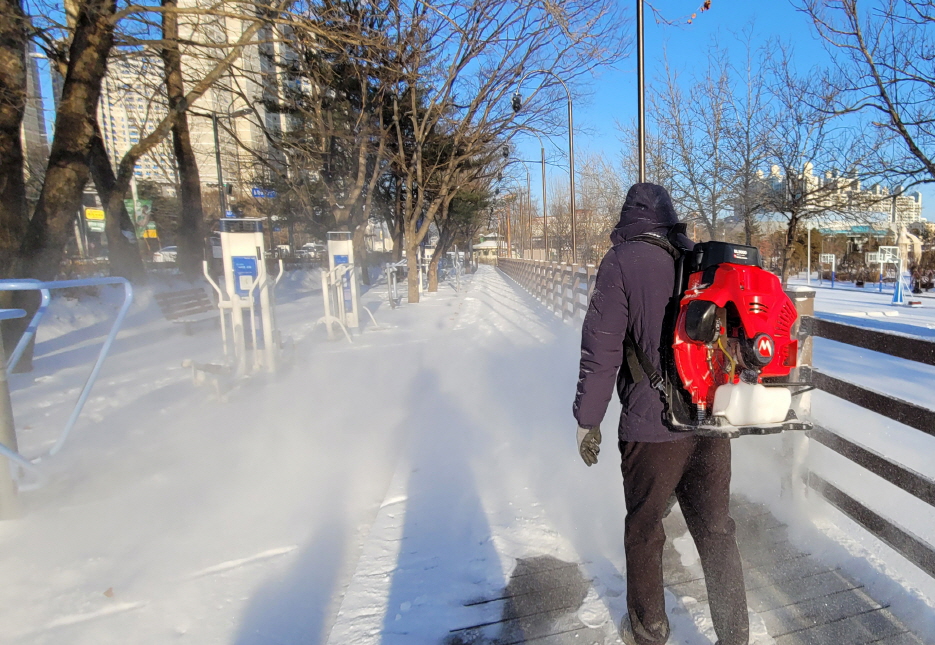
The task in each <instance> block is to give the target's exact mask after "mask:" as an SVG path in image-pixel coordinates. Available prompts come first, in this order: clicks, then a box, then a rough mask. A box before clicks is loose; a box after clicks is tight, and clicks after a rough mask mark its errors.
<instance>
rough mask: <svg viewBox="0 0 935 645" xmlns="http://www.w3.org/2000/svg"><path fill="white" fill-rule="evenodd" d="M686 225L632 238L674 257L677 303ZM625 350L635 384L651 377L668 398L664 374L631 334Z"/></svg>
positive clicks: (664, 397)
mask: <svg viewBox="0 0 935 645" xmlns="http://www.w3.org/2000/svg"><path fill="white" fill-rule="evenodd" d="M686 228H687V227H686V225H685V224H684V223H679V224H676V225H675V226H673V227H672V228H670V229H669V232H668V234H667V235H666V236H662V235H658V234H656V233H642V234H640V235H635V236H633V237H632V238H630V240H631V241H634V242H645V243H647V244H652V245H653V246H658V247H659V248H661V249H663V250H665V251H666V252H667V253H668V254H669V255H671V256H672V259H673V260H674V261H675V263H676V284H675V294H674V295H675V296H676V302H678V300H677V298H678V297H679V296H681V284H680V282H681V280H680V273H681V272H680V271H678V269H679V263H680V262H682V261H684V258H685V256H686V255H687V253H688V249H686V248H685V247H684V246H683V245H682V243H681V242H680V241H679V239H678V236H679V234H681V235H684V234H685V232H686ZM672 326H673V325H672V324H670V323H669V322H667V323H666V329H665V332H666V333H668V332H669V331H670V329H669V328H670V327H672ZM623 350H624V355H625V356H626V359H627V367H628V368H629V370H630V377H631V378H632V379H633V382H634V383H639V382H640V381H642V380H643V375H644V374H645V375H646V376H648V377H649V384H650V386H652V388H653V389H655V390H658V391H659V393H660V394H661V395H662V397H663V400H664V401H665V399H666V398H667V394H666V386H665V378H664V377H663V376H662V374H660V373H659V370H657V369H656V368H655V367H653V364H652V361H650V360H649V356H647V355H646V352H645V351H643V348H642V347H640V345H639V343H637V342H636V341H635V340H634V339H633V338H632V337H631V336H630V335H629V334H627V336H626V338H625V339H624V341H623Z"/></svg>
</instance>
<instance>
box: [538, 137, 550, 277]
mask: <svg viewBox="0 0 935 645" xmlns="http://www.w3.org/2000/svg"><path fill="white" fill-rule="evenodd" d="M539 152H540V153H542V237H543V244H544V246H545V261H546V262H548V261H549V209H548V208H547V207H546V203H545V148H543V147H542V143H541V142H540V143H539Z"/></svg>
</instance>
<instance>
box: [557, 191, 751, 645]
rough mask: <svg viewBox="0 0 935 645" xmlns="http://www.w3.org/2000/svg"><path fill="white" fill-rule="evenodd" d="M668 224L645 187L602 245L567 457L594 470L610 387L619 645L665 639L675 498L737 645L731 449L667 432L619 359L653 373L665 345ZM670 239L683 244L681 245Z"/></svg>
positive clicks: (665, 205) (740, 608)
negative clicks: (617, 499) (620, 551)
mask: <svg viewBox="0 0 935 645" xmlns="http://www.w3.org/2000/svg"><path fill="white" fill-rule="evenodd" d="M677 224H678V217H677V215H676V214H675V209H674V208H673V206H672V201H671V199H670V198H669V195H668V193H667V192H666V191H665V189H664V188H662V187H661V186H656V185H655V184H635V185H634V186H633V187H632V188H630V190H629V192H628V193H627V198H626V201H625V203H624V205H623V209H622V211H621V213H620V223H619V224H617V226H616V228H614V231H613V233H611V236H610V238H611V241H612V242H613V243H614V246H613V248H612V249H611V250H610V251H608V252H607V255H606V256H604V259H603V261H602V262H601V266H600V268H599V270H598V273H597V282H596V284H595V287H594V293H593V294H592V296H591V303H590V305H589V307H588V313H587V315H586V316H585V319H584V325H583V328H582V330H581V369H580V372H579V376H578V391H577V395H576V397H575V404H574V415H575V419H576V420H577V421H578V449H579V452H580V454H581V457H582V459H584V461H585V463H586V464H588V465H589V466H590V465H592V464H594V463H597V455H598V452H600V448H599V446H600V441H601V434H600V423H601V421H602V420H603V418H604V413H605V412H606V410H607V404H608V403H609V402H610V397H611V396H612V395H613V392H614V386H615V384H616V386H617V389H618V395H619V396H620V400H621V402H622V404H623V410H622V411H621V413H620V424H619V427H618V430H617V432H618V437H619V447H620V453H621V455H622V460H621V470H622V471H623V489H624V498H625V502H626V508H627V517H626V528H625V534H624V547H625V550H626V556H627V608H628V612H627V613H628V616H627V617H624V619H623V621H622V623H621V636H622V637H623V638H624V642H625V643H628V644H635V645H661V644H662V643H665V642H666V641H667V640H668V638H669V621H668V619H667V618H666V613H665V599H664V595H663V580H662V550H663V546H664V545H665V539H666V536H665V530H664V529H663V526H662V518H663V515H664V514H665V513H666V511H667V502H668V500H669V498H670V497H672V495H673V494H674V495H675V496H676V498H677V499H678V502H679V507H680V508H681V510H682V514H683V515H684V517H685V521H686V523H687V525H688V530H689V531H690V532H691V535H692V538H693V539H694V541H695V545H696V546H697V547H698V554H699V556H700V557H701V566H702V568H703V570H704V574H705V582H706V585H707V588H708V599H709V603H710V606H711V617H712V619H713V621H714V630H715V632H716V633H717V635H718V638H719V641H718V643H719V644H720V645H746V644H747V643H748V641H749V629H750V628H749V619H748V617H747V599H746V592H745V590H744V583H743V572H742V569H741V564H740V553H739V552H738V550H737V542H736V540H735V538H734V521H733V520H732V519H731V517H730V515H729V508H728V503H729V499H730V440H729V439H721V438H707V437H696V436H693V435H686V434H685V433H678V432H673V431H671V430H669V428H668V427H667V426H666V422H665V420H664V416H663V399H662V396H661V395H660V392H659V391H658V390H656V389H654V388H653V387H652V385H651V383H650V379H649V378H640V376H641V375H638V376H637V378H635V379H634V377H633V375H632V374H630V370H629V368H628V367H627V363H626V361H625V357H624V349H623V348H624V339H627V340H628V342H630V343H634V344H638V345H639V347H640V348H642V350H643V352H645V354H646V355H647V356H648V357H649V359H650V362H651V363H652V365H653V367H655V369H656V370H657V371H660V372H661V365H660V360H659V348H660V346H661V345H662V343H671V342H672V341H671V340H670V339H664V338H662V334H663V321H664V317H665V313H666V307H667V306H669V305H670V301H671V300H672V298H673V290H674V287H675V261H674V259H673V258H674V257H677V256H678V251H677V250H676V248H675V247H674V246H673V245H672V244H671V242H670V241H669V239H668V238H670V237H672V233H673V227H675V226H676V225H677ZM676 230H677V229H676ZM677 241H678V243H679V245H681V246H684V247H685V248H690V247H691V242H690V241H689V240H688V239H687V238H685V237H684V236H681V237H680V238H679V239H678V240H677ZM674 304H675V303H674V302H673V305H674ZM621 365H623V368H622V373H621V374H619V378H618V370H621Z"/></svg>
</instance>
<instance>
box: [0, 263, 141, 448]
mask: <svg viewBox="0 0 935 645" xmlns="http://www.w3.org/2000/svg"><path fill="white" fill-rule="evenodd" d="M105 285H122V286H123V289H124V297H123V304H122V305H121V306H120V310H119V311H118V312H117V317H116V318H115V319H114V323H113V325H112V326H111V328H110V332H109V333H108V334H107V337H106V338H105V339H104V344H103V345H102V346H101V350H100V352H98V356H97V360H96V361H95V362H94V366H93V367H92V368H91V373H90V374H89V375H88V378H87V380H86V381H85V383H84V387H82V388H81V393H80V394H79V395H78V400H77V401H75V405H74V407H73V408H72V411H71V414H70V415H69V417H68V421H66V422H65V427H64V428H63V430H62V432H61V434H60V435H59V438H58V441H56V442H55V445H53V446H52V448H51V449H50V450H49V453H48V454H49V455H50V456H51V455H55V454H56V453H57V452H58V451H59V450H61V449H62V446H63V445H65V441H66V440H67V439H68V436H69V434H71V431H72V428H74V426H75V422H77V421H78V417H79V415H80V414H81V410H82V408H84V404H85V403H86V402H87V400H88V397H89V396H90V394H91V389H92V388H93V387H94V383H95V381H97V377H98V374H100V371H101V367H102V366H103V364H104V360H105V359H106V358H107V354H108V352H110V348H111V346H112V345H113V344H114V340H115V339H116V338H117V332H118V331H120V326H121V325H122V324H123V319H124V318H125V317H126V315H127V311H129V309H130V305H131V304H132V303H133V287H132V285H131V284H130V283H129V282H128V281H127V280H126V279H125V278H85V279H81V280H54V281H51V282H40V281H38V280H0V291H39V292H40V293H41V294H42V301H41V303H40V306H39V308H38V309H37V310H36V313H35V314H34V315H33V318H32V320H31V321H30V322H29V325H28V327H27V328H26V331H25V332H24V333H23V336H22V337H21V338H20V340H19V342H18V343H17V345H16V349H14V350H13V353H12V354H11V355H10V360H9V364H8V365H7V373H10V372H12V370H13V368H14V367H16V364H17V363H18V362H19V360H20V358H21V357H22V355H23V352H24V351H25V350H26V347H27V346H28V345H29V343H30V342H31V341H32V340H33V338H34V337H35V335H36V330H37V329H38V327H39V323H40V321H41V319H42V316H43V314H44V313H45V311H46V309H47V308H48V304H49V301H50V291H52V290H55V289H69V288H73V287H98V286H105ZM24 314H25V312H24ZM3 454H5V455H6V456H8V457H10V458H13V457H12V456H11V455H9V454H7V452H3ZM17 454H18V453H17ZM19 457H20V459H17V461H18V462H19V463H23V461H22V460H25V459H26V458H25V457H23V456H22V455H19ZM27 461H28V460H27Z"/></svg>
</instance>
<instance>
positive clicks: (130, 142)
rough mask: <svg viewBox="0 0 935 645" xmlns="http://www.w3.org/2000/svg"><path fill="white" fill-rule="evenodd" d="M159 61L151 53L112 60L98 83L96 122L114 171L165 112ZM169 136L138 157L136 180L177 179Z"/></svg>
mask: <svg viewBox="0 0 935 645" xmlns="http://www.w3.org/2000/svg"><path fill="white" fill-rule="evenodd" d="M162 78H163V74H162V61H161V60H160V59H159V58H156V57H153V56H129V57H126V58H120V59H115V60H111V61H110V63H109V65H108V67H107V75H106V76H105V77H104V82H103V83H102V85H101V98H100V101H99V102H98V110H97V113H98V114H97V115H98V123H99V124H100V127H101V136H102V137H103V138H104V146H105V147H106V148H107V154H108V156H109V157H110V162H111V164H112V165H113V167H114V169H115V171H116V168H117V166H118V164H119V163H120V161H121V160H122V159H123V157H124V155H125V154H126V153H127V152H128V151H129V150H130V148H131V147H133V146H134V145H136V144H137V143H139V141H140V137H141V136H145V135H146V134H148V133H149V132H152V130H153V128H155V127H156V125H158V123H159V122H160V121H162V119H163V118H165V116H166V104H165V93H164V91H163V89H162V83H163V80H162ZM175 172H176V171H175V160H174V157H173V155H172V144H171V140H169V139H166V140H163V141H162V142H160V143H159V144H158V145H157V146H156V147H155V148H154V149H152V150H150V151H149V152H148V153H146V154H145V155H143V156H142V157H140V159H139V160H138V161H137V163H136V167H135V168H134V171H133V174H134V177H135V178H136V179H137V180H148V181H152V182H155V183H158V184H170V185H174V184H175V183H176V176H175Z"/></svg>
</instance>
